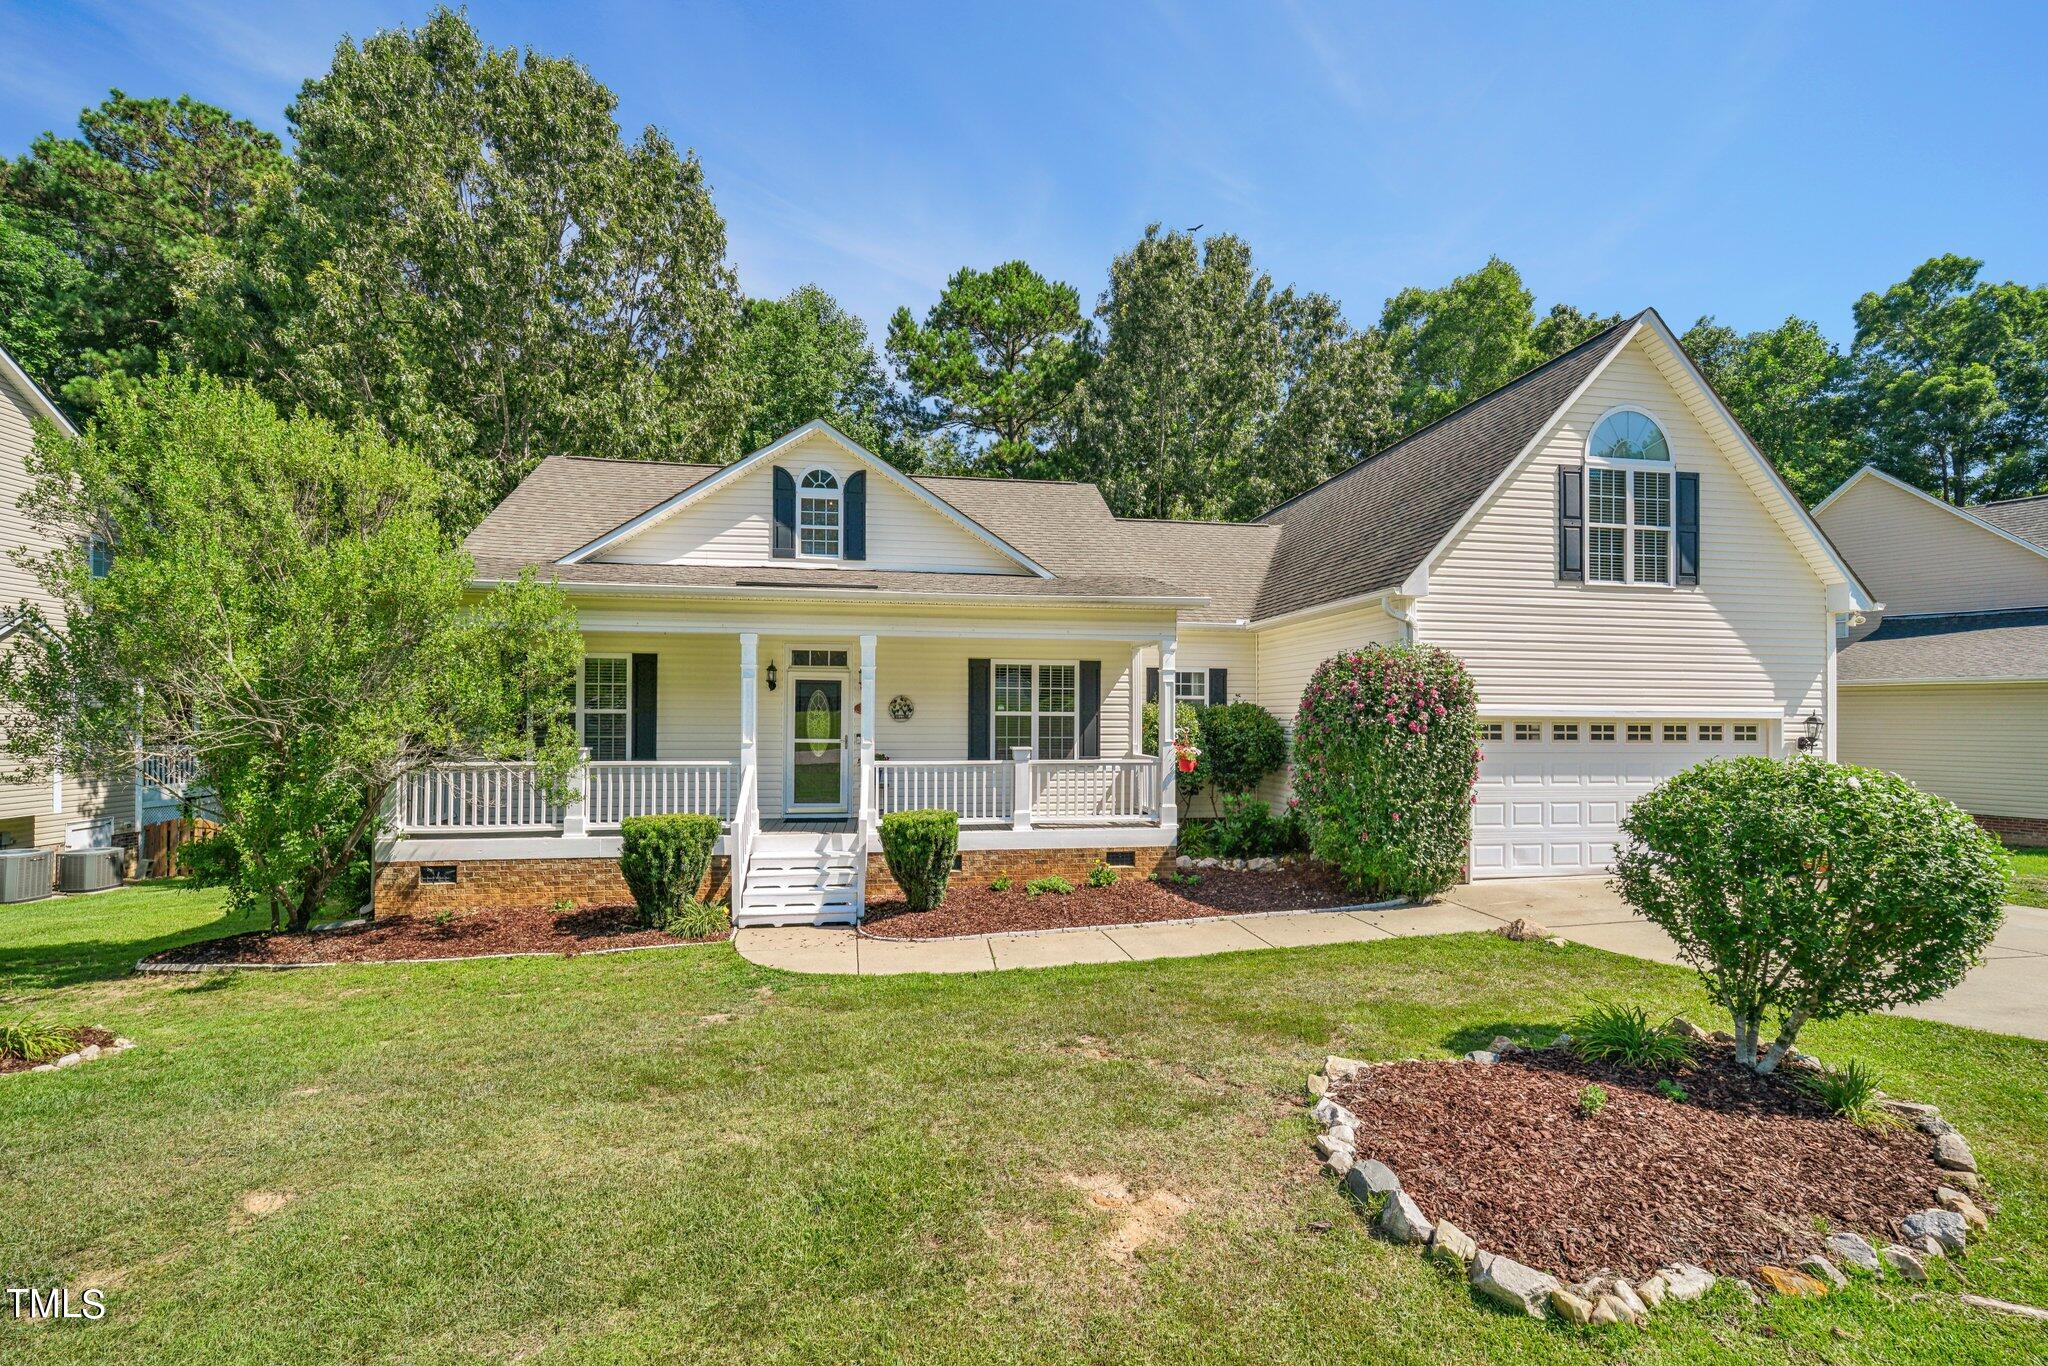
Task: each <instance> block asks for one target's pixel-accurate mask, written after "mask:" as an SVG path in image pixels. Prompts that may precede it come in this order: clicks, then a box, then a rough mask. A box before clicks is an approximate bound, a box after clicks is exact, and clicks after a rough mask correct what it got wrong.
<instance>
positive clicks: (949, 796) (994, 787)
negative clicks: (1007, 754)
mask: <svg viewBox="0 0 2048 1366" xmlns="http://www.w3.org/2000/svg"><path fill="white" fill-rule="evenodd" d="M1014 768H1015V766H1014V765H1013V764H1011V763H1010V761H1009V760H1007V759H944V760H923V759H880V760H877V761H876V762H875V812H876V814H877V815H881V816H886V815H888V814H889V813H890V812H892V811H921V810H926V809H936V810H940V811H957V812H959V813H960V819H961V821H963V822H965V823H967V824H976V823H980V824H987V825H1008V824H1009V823H1010V816H1011V813H1012V811H1014V810H1015V809H1016V804H1017V803H1016V792H1015V787H1016V784H1015V779H1014V776H1013V770H1014Z"/></svg>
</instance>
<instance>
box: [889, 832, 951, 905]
mask: <svg viewBox="0 0 2048 1366" xmlns="http://www.w3.org/2000/svg"><path fill="white" fill-rule="evenodd" d="M959 851H960V816H959V813H958V812H954V811H936V810H934V811H892V812H890V813H889V814H888V815H886V816H884V817H882V857H883V858H884V859H885V860H887V862H888V864H889V876H891V877H893V878H895V879H896V885H897V886H898V887H901V888H902V889H903V899H904V900H905V901H906V902H908V903H909V905H910V909H911V910H913V911H929V910H931V909H932V908H934V907H936V906H938V905H939V904H940V903H942V902H944V901H945V899H946V884H947V883H948V882H949V881H951V880H952V877H953V856H954V855H955V854H957V853H959Z"/></svg>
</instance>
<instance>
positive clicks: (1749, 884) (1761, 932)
mask: <svg viewBox="0 0 2048 1366" xmlns="http://www.w3.org/2000/svg"><path fill="white" fill-rule="evenodd" d="M1622 830H1623V831H1624V832H1625V834H1626V836H1627V838H1626V841H1625V843H1624V846H1623V848H1622V850H1621V852H1620V853H1619V854H1618V855H1617V856H1616V858H1615V864H1614V881H1615V884H1616V886H1617V887H1618V888H1619V889H1620V891H1621V894H1622V895H1623V896H1624V897H1625V898H1627V899H1628V901H1629V903H1630V904H1631V905H1633V906H1634V907H1635V908H1636V909H1637V910H1638V911H1640V912H1642V914H1643V916H1644V917H1645V918H1646V919H1648V920H1649V921H1650V922H1651V923H1652V924H1655V925H1656V926H1658V927H1659V928H1660V929H1662V930H1664V931H1665V933H1667V934H1669V935H1670V936H1671V937H1672V938H1673V939H1674V940H1676V941H1677V942H1678V948H1679V953H1680V954H1681V955H1682V956H1683V958H1684V959H1685V961H1686V962H1688V963H1690V964H1692V966H1693V967H1695V968H1696V969H1698V971H1699V974H1700V976H1701V977H1702V978H1703V979H1704V980H1705V982H1706V984H1707V992H1708V995H1709V996H1711V997H1712V998H1713V999H1714V1001H1716V1002H1717V1003H1718V1004H1720V1005H1722V1006H1724V1007H1726V1008H1727V1010H1728V1012H1729V1013H1730V1014H1731V1015H1733V1016H1734V1017H1735V1049H1736V1057H1737V1059H1738V1060H1739V1061H1741V1062H1742V1063H1743V1064H1744V1065H1746V1066H1749V1067H1752V1068H1754V1069H1755V1070H1756V1071H1758V1072H1760V1073H1765V1072H1770V1071H1773V1070H1774V1069H1775V1068H1776V1067H1777V1066H1778V1064H1779V1062H1781V1061H1782V1060H1783V1059H1784V1057H1785V1054H1786V1052H1787V1051H1788V1050H1790V1049H1791V1047H1792V1044H1793V1041H1794V1040H1795V1039H1797V1038H1798V1037H1799V1030H1800V1028H1801V1027H1802V1026H1803V1025H1805V1024H1806V1022H1807V1021H1809V1020H1831V1019H1836V1018H1838V1017H1840V1016H1844V1015H1854V1014H1859V1013H1862V1012H1865V1011H1872V1010H1883V1009H1885V1008H1887V1007H1890V1006H1896V1005H1904V1004H1907V1003H1910V1002H1913V1001H1925V1000H1930V999H1932V998H1933V997H1936V996H1939V995H1940V994H1941V993H1943V992H1944V991H1947V990H1948V989H1949V988H1950V987H1952V986H1954V985H1955V984H1956V983H1957V982H1959V981H1961V980H1962V976H1963V974H1964V973H1965V972H1967V971H1968V970H1969V969H1970V967H1971V966H1972V965H1973V964H1975V963H1976V961H1977V958H1978V955H1979V954H1980V953H1981V952H1982V951H1983V949H1984V946H1985V945H1986V944H1988V943H1990V942H1991V937H1992V935H1993V934H1995V933H1996V932H1997V930H1998V924H1999V921H2000V919H2001V917H2002V915H2003V911H2002V909H2001V904H2002V902H2003V901H2004V899H2005V890H2006V883H2007V879H2008V878H2009V876H2010V874H2011V861H2010V860H2009V859H2008V858H2007V857H2006V854H2005V851H2004V849H2003V848H2002V847H2001V846H2000V845H1999V843H1998V841H1997V840H1996V839H1994V838H1993V837H1992V836H1991V835H1989V834H1987V833H1985V831H1984V830H1983V829H1982V828H1981V827H1979V826H1978V825H1977V823H1976V822H1975V821H1972V820H1971V819H1970V818H1969V816H1968V815H1966V814H1965V813H1964V812H1963V811H1962V810H1960V809H1959V808H1958V807H1956V806H1955V805H1954V804H1953V803H1950V802H1946V801H1943V800H1942V799H1941V798H1939V797H1936V796H1934V795H1932V794H1931V793H1927V792H1922V791H1921V790H1920V789H1918V788H1916V787H1914V786H1913V785H1912V784H1911V783H1909V782H1907V781H1906V780H1905V779H1904V778H1901V777H1898V776H1897V775H1896V774H1891V773H1882V772H1879V771H1878V770H1876V769H1869V768H1858V767H1856V766H1854V765H1851V764H1835V763H1829V762H1827V761H1826V760H1824V759H1818V758H1797V759H1790V760H1777V759H1766V758H1762V757H1760V756H1748V757H1744V758H1739V759H1715V760H1710V761H1709V762H1707V763H1703V764H1699V765H1697V766H1695V767H1693V768H1689V769H1687V770H1686V771H1685V772H1683V773H1680V774H1678V775H1677V776H1676V777H1673V778H1671V779H1670V780H1669V781H1667V782H1666V783H1664V784H1663V785H1662V786H1661V787H1659V788H1657V789H1656V790H1655V791H1654V792H1651V793H1650V794H1649V795H1648V796H1646V797H1643V798H1641V799H1640V800H1638V801H1637V802H1636V803H1635V805H1634V806H1633V807H1632V808H1630V810H1629V813H1628V816H1627V817H1626V818H1625V819H1624V820H1623V821H1622ZM1766 1016H1770V1017H1773V1018H1774V1019H1775V1022H1776V1024H1777V1026H1778V1033H1777V1037H1776V1038H1775V1039H1774V1040H1773V1041H1772V1042H1771V1045H1770V1047H1769V1048H1768V1049H1761V1048H1760V1041H1761V1035H1762V1031H1763V1028H1764V1025H1765V1017H1766Z"/></svg>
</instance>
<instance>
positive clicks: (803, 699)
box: [783, 669, 847, 814]
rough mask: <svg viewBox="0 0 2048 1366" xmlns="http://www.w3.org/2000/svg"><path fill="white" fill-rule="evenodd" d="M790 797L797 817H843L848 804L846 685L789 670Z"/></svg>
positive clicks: (839, 678) (836, 678)
mask: <svg viewBox="0 0 2048 1366" xmlns="http://www.w3.org/2000/svg"><path fill="white" fill-rule="evenodd" d="M790 673H791V677H790V683H789V705H790V718H789V720H790V724H789V795H788V796H787V797H786V798H785V799H784V801H783V808H784V810H786V811H788V812H790V813H792V814H794V813H797V812H804V813H824V812H842V813H843V812H844V811H845V810H846V809H847V804H846V679H845V677H844V676H843V675H840V674H805V673H798V672H796V671H795V670H793V669H792V670H791V671H790Z"/></svg>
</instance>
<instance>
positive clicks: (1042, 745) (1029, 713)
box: [993, 664, 1081, 759]
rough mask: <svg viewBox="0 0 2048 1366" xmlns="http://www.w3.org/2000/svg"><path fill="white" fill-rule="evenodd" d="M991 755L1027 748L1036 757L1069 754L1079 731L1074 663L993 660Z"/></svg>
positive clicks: (1078, 686) (1077, 669)
mask: <svg viewBox="0 0 2048 1366" xmlns="http://www.w3.org/2000/svg"><path fill="white" fill-rule="evenodd" d="M993 683H994V688H993V693H994V697H993V702H994V708H993V709H994V712H995V735H994V739H995V748H996V757H997V758H1005V759H1006V758H1008V757H1009V755H1010V751H1011V750H1012V749H1029V750H1030V751H1031V752H1032V753H1033V754H1035V755H1036V756H1037V757H1038V758H1041V759H1072V758H1074V757H1075V756H1076V754H1077V753H1078V743H1077V742H1078V738H1079V736H1080V733H1081V718H1080V699H1081V667H1080V665H1078V664H998V665H996V666H995V678H994V680H993Z"/></svg>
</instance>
